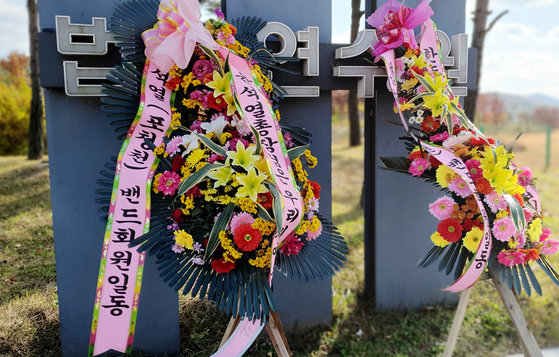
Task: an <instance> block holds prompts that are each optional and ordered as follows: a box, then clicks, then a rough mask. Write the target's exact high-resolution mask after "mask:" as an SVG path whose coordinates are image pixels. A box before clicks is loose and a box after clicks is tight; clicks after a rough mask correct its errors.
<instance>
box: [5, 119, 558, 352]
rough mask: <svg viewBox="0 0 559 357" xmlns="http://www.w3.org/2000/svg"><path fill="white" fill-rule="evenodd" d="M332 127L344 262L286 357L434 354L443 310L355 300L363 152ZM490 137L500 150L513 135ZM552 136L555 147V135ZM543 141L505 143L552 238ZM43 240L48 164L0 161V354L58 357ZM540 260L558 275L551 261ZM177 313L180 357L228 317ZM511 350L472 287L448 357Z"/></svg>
mask: <svg viewBox="0 0 559 357" xmlns="http://www.w3.org/2000/svg"><path fill="white" fill-rule="evenodd" d="M334 129H335V130H333V135H334V140H333V143H332V149H333V152H332V156H333V164H332V172H333V177H332V182H333V192H332V196H333V203H332V208H333V220H334V223H335V224H336V225H337V226H338V228H339V229H340V231H341V232H342V234H343V235H344V236H345V237H346V238H347V240H348V243H349V247H350V255H349V260H348V262H347V264H346V266H345V268H344V269H343V270H342V271H341V273H340V274H339V275H338V276H336V277H335V278H334V279H333V284H334V286H333V301H334V306H333V310H334V318H333V321H334V323H333V324H332V325H331V326H328V327H322V328H317V329H313V330H309V331H305V332H303V333H299V334H297V335H293V336H288V339H289V343H290V346H291V348H292V350H293V351H294V355H296V356H326V355H328V356H353V357H355V356H438V355H441V354H442V351H443V350H444V345H445V342H446V338H447V334H448V331H449V329H450V326H451V324H452V319H453V317H454V308H453V307H449V306H431V307H426V308H424V309H422V310H419V311H409V312H406V313H398V314H396V313H383V314H381V313H378V312H376V311H375V310H374V302H373V301H372V300H371V299H370V298H368V297H366V296H364V295H363V255H364V252H363V211H362V209H361V207H360V205H359V198H360V194H361V186H362V181H363V146H360V147H355V148H349V147H348V145H347V141H348V140H347V122H345V121H343V120H336V121H335V124H334ZM493 137H496V138H499V139H500V140H501V141H502V142H509V143H510V142H512V141H514V138H515V137H516V135H514V134H506V135H504V134H503V135H502V136H500V137H499V136H493ZM554 137H556V139H557V140H555V141H556V142H557V141H558V140H559V133H554ZM544 143H545V134H544V133H528V134H525V135H523V136H522V137H521V139H520V140H519V141H518V142H517V143H516V145H515V147H516V148H515V152H516V154H517V158H516V160H515V162H516V163H517V164H518V165H520V166H522V165H529V166H530V167H532V169H533V170H534V174H535V176H536V177H537V178H538V187H539V192H540V196H541V200H542V202H543V208H544V213H545V223H546V226H548V227H550V228H551V229H552V231H553V232H559V201H558V200H557V197H559V155H556V156H555V157H552V161H551V168H550V169H549V170H548V171H547V172H544V171H543V167H544V151H543V150H544ZM395 145H401V143H395ZM425 209H427V208H425ZM434 229H435V228H434ZM52 235H53V233H52V215H51V211H50V191H49V177H48V162H46V161H45V162H36V161H35V162H28V161H26V160H25V158H24V157H0V279H1V284H0V356H10V357H11V356H60V339H59V336H58V333H59V322H58V301H57V295H56V276H55V264H54V251H53V237H52ZM425 239H429V237H425ZM550 261H551V263H552V264H554V265H555V267H559V257H558V258H555V257H552V258H551V259H550ZM536 274H537V276H538V278H539V281H540V283H541V284H542V288H543V290H544V296H532V297H531V298H529V297H527V296H526V295H525V294H523V295H521V296H520V298H519V299H520V304H521V306H522V309H523V311H524V315H525V317H526V319H527V321H528V324H529V326H530V329H531V331H532V332H533V333H534V335H535V336H536V339H537V340H538V343H539V344H540V347H548V346H556V345H559V326H558V324H557V321H559V303H558V301H559V288H558V287H556V286H554V285H553V283H551V281H549V279H548V278H547V277H545V276H544V273H543V272H542V271H539V270H536ZM441 288H442V287H441ZM180 309H181V310H180V316H181V346H182V351H183V355H184V356H208V355H211V353H212V352H213V351H215V350H216V348H217V346H218V345H219V342H220V340H221V335H222V334H223V332H224V330H225V326H226V324H227V322H228V319H227V318H226V317H225V316H222V315H220V314H219V313H218V312H216V310H215V309H214V308H213V306H212V305H211V304H210V303H208V302H206V301H198V300H191V299H190V298H189V297H181V301H180ZM87 323H89V322H87ZM272 351H273V348H272V347H271V345H270V342H269V340H268V339H267V338H259V339H258V340H257V341H256V343H255V344H254V345H253V346H252V347H251V349H250V350H249V354H248V355H250V356H271V355H275V353H274V352H272ZM511 352H514V353H519V352H520V347H519V343H518V338H517V335H516V332H515V331H514V329H513V328H512V324H511V322H510V320H509V318H508V315H507V314H506V312H505V310H504V308H503V307H502V306H501V302H500V300H499V297H498V294H497V292H496V290H495V289H494V287H493V286H492V285H491V284H490V283H487V282H480V283H478V284H476V286H475V288H474V292H473V294H472V299H471V300H470V304H469V306H468V310H467V313H466V317H465V321H464V325H463V327H462V331H461V334H460V339H459V340H458V345H457V348H456V350H455V353H454V356H503V355H504V354H506V353H511ZM135 355H140V354H135Z"/></svg>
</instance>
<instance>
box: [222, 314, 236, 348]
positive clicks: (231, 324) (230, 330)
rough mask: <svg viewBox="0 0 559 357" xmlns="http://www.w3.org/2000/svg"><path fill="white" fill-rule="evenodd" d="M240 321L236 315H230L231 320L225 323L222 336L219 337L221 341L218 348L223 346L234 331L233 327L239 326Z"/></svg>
mask: <svg viewBox="0 0 559 357" xmlns="http://www.w3.org/2000/svg"><path fill="white" fill-rule="evenodd" d="M240 323H241V319H240V318H239V317H238V316H237V317H231V320H229V324H228V325H227V329H226V330H225V334H224V335H223V338H222V339H221V343H220V344H219V348H221V347H223V345H224V344H225V342H227V340H228V339H229V337H231V335H232V334H233V331H235V329H236V328H237V326H239V324H240Z"/></svg>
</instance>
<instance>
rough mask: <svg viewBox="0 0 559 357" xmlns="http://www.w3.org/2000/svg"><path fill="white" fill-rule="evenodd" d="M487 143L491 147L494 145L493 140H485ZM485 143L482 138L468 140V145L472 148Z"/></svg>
mask: <svg viewBox="0 0 559 357" xmlns="http://www.w3.org/2000/svg"><path fill="white" fill-rule="evenodd" d="M487 142H488V143H489V144H491V145H493V144H495V140H493V139H489V138H487ZM487 142H486V141H485V140H484V139H482V138H479V139H476V138H470V144H472V146H478V145H487Z"/></svg>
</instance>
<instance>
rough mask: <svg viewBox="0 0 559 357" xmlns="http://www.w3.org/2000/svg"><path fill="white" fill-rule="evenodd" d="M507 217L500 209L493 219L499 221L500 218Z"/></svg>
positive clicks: (506, 213)
mask: <svg viewBox="0 0 559 357" xmlns="http://www.w3.org/2000/svg"><path fill="white" fill-rule="evenodd" d="M508 215H509V213H508V212H507V211H505V210H503V209H502V210H500V211H499V212H497V214H496V215H495V217H496V218H495V219H496V220H497V219H501V218H504V217H508Z"/></svg>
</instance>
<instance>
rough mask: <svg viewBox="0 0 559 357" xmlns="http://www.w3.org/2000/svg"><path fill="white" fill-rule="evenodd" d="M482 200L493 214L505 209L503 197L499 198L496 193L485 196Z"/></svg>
mask: <svg viewBox="0 0 559 357" xmlns="http://www.w3.org/2000/svg"><path fill="white" fill-rule="evenodd" d="M483 200H484V201H485V203H487V205H488V206H489V208H490V209H491V211H492V212H493V213H497V212H499V211H500V210H502V209H505V208H507V201H505V199H504V198H503V196H499V194H498V193H497V192H496V191H493V192H492V193H490V194H488V195H485V197H484V198H483Z"/></svg>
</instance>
